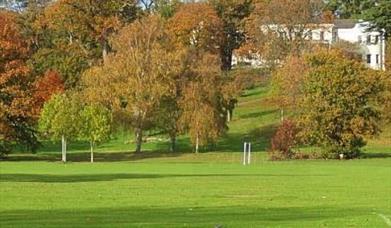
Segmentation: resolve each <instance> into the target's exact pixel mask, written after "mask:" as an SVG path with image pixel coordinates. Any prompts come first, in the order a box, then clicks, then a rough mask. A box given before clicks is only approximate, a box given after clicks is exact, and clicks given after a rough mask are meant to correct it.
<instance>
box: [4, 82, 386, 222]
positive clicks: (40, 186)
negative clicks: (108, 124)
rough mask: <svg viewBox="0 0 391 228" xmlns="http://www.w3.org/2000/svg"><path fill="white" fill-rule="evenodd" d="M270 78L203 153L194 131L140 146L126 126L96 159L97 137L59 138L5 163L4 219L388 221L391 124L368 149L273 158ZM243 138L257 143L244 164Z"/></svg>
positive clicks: (274, 110) (247, 97) (244, 99)
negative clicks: (91, 141)
mask: <svg viewBox="0 0 391 228" xmlns="http://www.w3.org/2000/svg"><path fill="white" fill-rule="evenodd" d="M267 97H268V90H267V87H259V88H255V89H253V90H250V91H247V92H246V93H245V94H244V95H243V96H242V97H241V98H240V101H239V104H238V107H237V109H236V110H235V113H234V119H233V121H232V122H231V123H230V124H229V127H230V130H229V132H228V133H227V135H225V136H224V137H222V139H221V140H220V141H219V142H218V143H217V144H216V145H214V146H213V147H208V148H203V153H201V154H198V155H195V154H193V153H191V151H192V148H191V146H190V144H189V140H188V138H187V137H186V136H183V137H181V138H180V139H179V151H180V152H178V153H168V152H167V149H168V142H167V141H165V138H164V136H161V135H153V134H151V136H150V138H151V140H150V141H148V142H147V143H145V144H144V147H143V149H144V152H143V153H142V154H141V155H136V154H134V153H133V152H131V151H132V149H133V148H134V145H133V142H132V135H131V134H130V133H127V132H124V133H119V134H116V135H115V137H114V138H113V139H112V140H111V141H110V142H107V143H105V144H103V145H100V146H99V148H98V150H97V153H96V155H95V161H96V163H94V164H90V163H88V161H89V153H88V152H87V151H88V144H87V143H83V142H72V143H71V144H70V145H69V148H70V153H69V154H68V160H69V161H70V162H69V163H67V164H62V163H60V162H59V160H60V156H61V155H60V148H61V146H60V144H59V143H55V144H52V143H48V142H46V143H45V146H44V147H43V148H42V149H41V150H40V151H39V152H38V153H37V154H34V155H32V154H24V153H16V154H13V155H11V156H10V157H9V158H8V159H7V160H5V161H2V162H0V227H1V228H3V227H88V226H90V227H268V226H271V227H286V226H288V227H389V226H391V143H390V142H391V127H390V126H388V127H385V128H384V132H383V133H382V134H381V135H380V136H379V137H375V138H373V139H371V140H370V141H369V143H368V146H367V147H366V148H365V149H364V151H365V154H364V156H363V158H365V159H357V160H349V161H335V160H308V161H284V162H272V161H268V160H267V156H266V151H267V150H268V148H269V145H270V138H271V136H272V135H273V132H274V130H275V128H276V126H277V124H278V122H279V112H278V109H277V108H276V107H275V106H273V105H271V104H270V103H269V102H268V101H267V99H265V98H267ZM243 141H250V142H252V143H253V151H254V153H253V155H252V164H251V166H242V165H241V164H240V163H241V153H240V151H241V150H242V146H243V144H242V143H243Z"/></svg>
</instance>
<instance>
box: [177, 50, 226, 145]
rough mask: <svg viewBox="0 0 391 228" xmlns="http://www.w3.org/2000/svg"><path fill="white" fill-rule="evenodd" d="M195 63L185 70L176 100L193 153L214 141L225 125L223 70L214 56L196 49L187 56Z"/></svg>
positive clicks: (183, 130) (224, 128) (180, 124)
mask: <svg viewBox="0 0 391 228" xmlns="http://www.w3.org/2000/svg"><path fill="white" fill-rule="evenodd" d="M190 56H191V57H190V59H193V61H194V63H193V64H192V65H191V69H190V70H189V71H188V72H187V75H186V78H187V82H186V84H185V86H184V87H183V94H182V96H181V99H180V100H179V106H180V109H181V116H180V118H179V126H180V129H181V130H182V132H188V133H189V135H190V139H191V142H192V144H193V145H194V146H195V152H196V153H198V151H199V147H200V146H203V145H207V144H208V143H213V142H216V140H217V139H218V137H219V136H221V135H222V134H223V133H224V132H225V130H227V126H226V120H227V119H226V113H227V112H226V111H225V109H224V107H223V104H224V100H223V94H222V82H223V80H222V73H221V69H220V66H221V65H220V64H221V63H220V60H219V57H218V56H217V55H213V54H208V53H202V52H199V51H195V52H193V53H192V55H190Z"/></svg>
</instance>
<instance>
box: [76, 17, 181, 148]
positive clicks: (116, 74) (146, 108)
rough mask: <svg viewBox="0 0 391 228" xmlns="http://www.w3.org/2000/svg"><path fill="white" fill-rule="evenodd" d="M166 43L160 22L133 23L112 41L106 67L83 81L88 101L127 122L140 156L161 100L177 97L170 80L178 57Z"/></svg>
mask: <svg viewBox="0 0 391 228" xmlns="http://www.w3.org/2000/svg"><path fill="white" fill-rule="evenodd" d="M167 42H169V39H168V36H167V34H165V30H164V27H163V24H162V20H161V18H159V17H156V16H148V17H145V18H143V19H140V20H138V21H135V22H134V23H132V24H131V25H129V26H126V27H124V28H123V29H122V30H121V31H120V32H119V34H118V35H117V36H115V37H114V38H113V39H112V45H113V48H114V50H115V51H116V52H115V53H114V54H112V55H110V56H109V57H108V61H107V63H106V64H105V65H104V66H102V67H97V68H94V69H93V70H91V71H89V72H88V73H87V74H86V75H85V77H84V84H85V87H86V89H85V92H86V94H87V95H86V96H87V97H89V99H91V100H95V101H99V102H101V103H102V104H105V105H107V106H109V107H110V108H111V109H112V110H113V112H114V115H115V116H117V117H119V119H122V120H127V122H130V124H131V125H132V127H133V129H134V131H135V135H136V140H135V141H136V152H141V145H142V138H143V132H144V131H145V130H147V129H149V128H151V127H152V126H151V123H152V122H153V114H154V113H155V112H156V110H157V109H158V107H159V105H160V102H161V100H162V98H164V97H167V96H171V94H175V93H176V91H175V86H174V81H173V78H174V77H175V75H177V70H178V63H179V60H178V57H179V56H178V55H177V53H176V52H175V50H169V49H168V48H167V47H171V45H169V44H167ZM163 56H164V58H162V57H163ZM98 88H99V89H98Z"/></svg>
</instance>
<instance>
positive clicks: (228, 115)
mask: <svg viewBox="0 0 391 228" xmlns="http://www.w3.org/2000/svg"><path fill="white" fill-rule="evenodd" d="M227 122H231V111H230V110H227Z"/></svg>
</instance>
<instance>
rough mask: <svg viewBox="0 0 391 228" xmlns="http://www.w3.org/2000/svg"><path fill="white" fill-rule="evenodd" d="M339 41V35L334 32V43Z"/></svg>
mask: <svg viewBox="0 0 391 228" xmlns="http://www.w3.org/2000/svg"><path fill="white" fill-rule="evenodd" d="M337 41H338V33H337V32H333V42H337Z"/></svg>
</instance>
